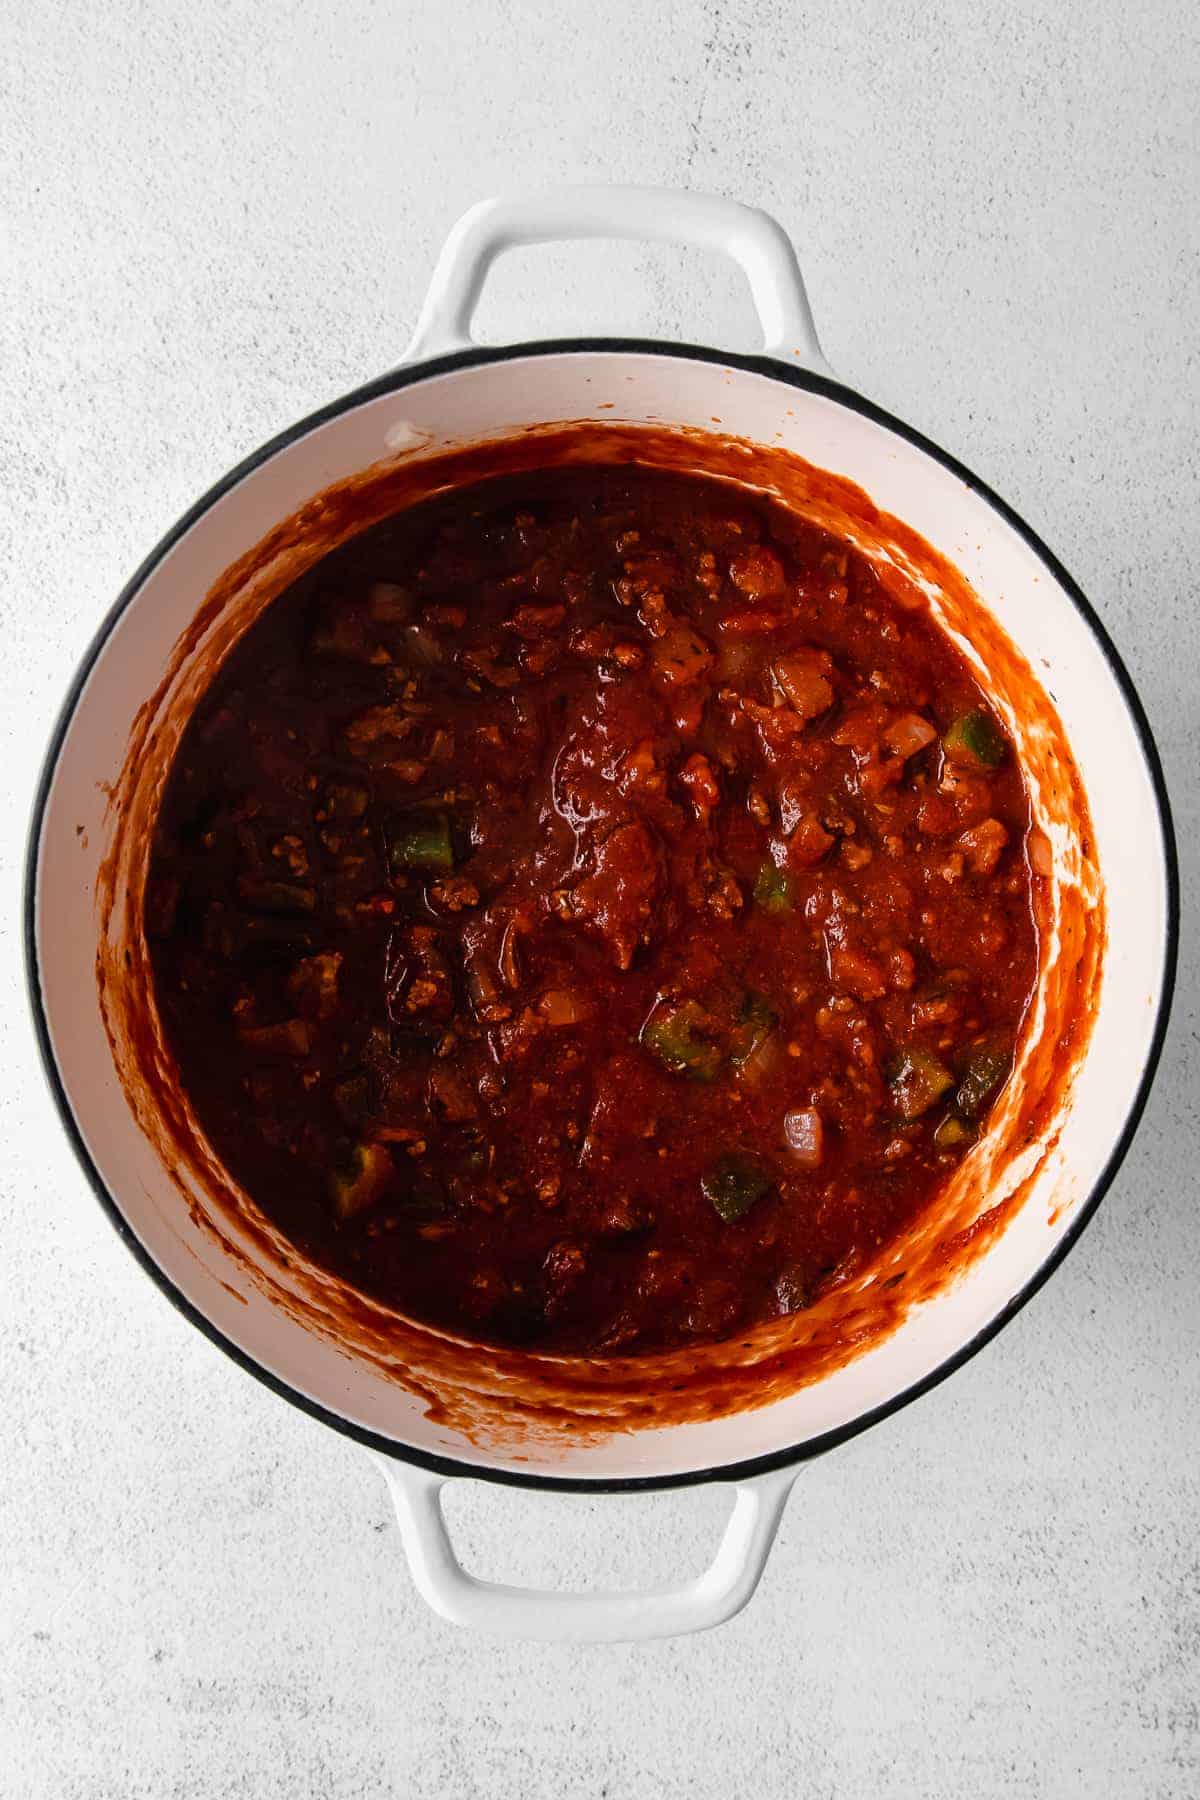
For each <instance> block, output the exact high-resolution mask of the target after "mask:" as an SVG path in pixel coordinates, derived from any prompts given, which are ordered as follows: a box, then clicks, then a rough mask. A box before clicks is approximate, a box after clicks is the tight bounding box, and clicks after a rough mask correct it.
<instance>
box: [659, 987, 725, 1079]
mask: <svg viewBox="0 0 1200 1800" xmlns="http://www.w3.org/2000/svg"><path fill="white" fill-rule="evenodd" d="M707 1025H708V1015H707V1013H706V1012H705V1011H704V1008H703V1007H702V1006H701V1005H699V1003H698V1002H697V1001H695V1000H680V1001H678V1002H676V1001H660V1002H659V1004H658V1005H657V1006H656V1007H655V1008H654V1010H653V1012H652V1013H651V1014H650V1017H649V1018H648V1019H647V1020H646V1023H645V1024H644V1025H643V1026H642V1040H641V1041H642V1043H643V1045H644V1046H645V1048H646V1049H647V1050H649V1051H650V1052H651V1054H652V1055H654V1056H657V1058H658V1060H659V1062H660V1063H662V1064H663V1066H664V1067H665V1068H668V1069H670V1071H671V1073H672V1074H673V1075H687V1076H690V1078H691V1079H692V1080H693V1081H712V1080H713V1078H714V1077H715V1075H716V1073H717V1070H718V1069H719V1068H720V1066H721V1061H722V1055H721V1048H720V1045H719V1044H714V1043H713V1042H712V1040H711V1038H708V1037H706V1036H705V1029H706V1027H707Z"/></svg>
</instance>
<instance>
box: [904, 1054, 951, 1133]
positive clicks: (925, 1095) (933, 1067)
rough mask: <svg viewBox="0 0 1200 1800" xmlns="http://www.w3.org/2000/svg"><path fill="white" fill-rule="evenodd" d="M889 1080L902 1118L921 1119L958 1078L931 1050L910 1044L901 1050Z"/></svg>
mask: <svg viewBox="0 0 1200 1800" xmlns="http://www.w3.org/2000/svg"><path fill="white" fill-rule="evenodd" d="M888 1083H889V1085H890V1087H891V1090H892V1100H893V1102H894V1104H895V1108H896V1111H897V1112H898V1113H899V1114H900V1117H901V1118H902V1119H919V1118H920V1117H921V1114H922V1113H925V1112H928V1111H929V1108H930V1107H931V1106H932V1105H933V1104H934V1102H935V1101H936V1100H940V1099H941V1097H942V1095H943V1094H944V1093H945V1092H946V1091H947V1089H948V1088H952V1087H953V1086H954V1077H953V1075H952V1074H951V1073H950V1071H949V1069H948V1068H947V1067H946V1065H945V1063H944V1062H942V1061H941V1060H940V1059H939V1058H938V1057H936V1056H934V1054H933V1052H932V1051H931V1050H923V1049H922V1048H921V1047H920V1045H919V1044H910V1045H908V1046H907V1048H906V1049H904V1050H901V1051H900V1053H899V1055H898V1056H897V1057H896V1059H895V1061H894V1062H893V1063H892V1065H891V1067H890V1069H889V1070H888Z"/></svg>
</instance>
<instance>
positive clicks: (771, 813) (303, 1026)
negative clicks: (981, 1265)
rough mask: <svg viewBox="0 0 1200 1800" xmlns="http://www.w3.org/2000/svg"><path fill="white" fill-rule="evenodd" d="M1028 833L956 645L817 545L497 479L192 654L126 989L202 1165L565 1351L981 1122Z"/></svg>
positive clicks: (303, 1233) (1010, 980)
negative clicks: (216, 1160) (179, 1085)
mask: <svg viewBox="0 0 1200 1800" xmlns="http://www.w3.org/2000/svg"><path fill="white" fill-rule="evenodd" d="M1029 824H1030V819H1029V804H1028V798H1027V794H1026V789H1025V784H1024V782H1023V779H1022V774H1021V770H1020V768H1019V766H1018V764H1017V761H1016V758H1015V757H1014V755H1013V752H1012V748H1011V746H1010V745H1009V744H1008V743H1007V742H1006V740H1005V738H1004V737H1003V735H1002V733H1001V732H1000V730H999V728H998V726H997V723H996V721H995V719H994V718H993V717H992V715H991V713H990V712H989V710H988V704H987V697H986V695H985V694H983V693H982V692H981V691H980V689H979V687H978V685H977V683H976V682H975V680H974V678H973V677H972V675H971V674H970V672H969V671H968V669H967V667H966V664H965V663H964V661H963V660H962V658H961V657H960V656H959V654H958V652H957V650H956V649H955V648H954V646H953V644H952V643H951V642H950V640H949V639H948V638H947V637H946V636H945V635H944V634H943V633H941V632H940V631H939V630H938V629H937V628H936V627H935V626H934V624H933V623H932V622H931V621H930V620H929V618H928V617H927V616H925V615H924V614H923V613H921V612H917V611H913V610H911V609H906V608H903V607H901V606H899V605H898V604H897V603H896V602H895V601H894V600H893V599H892V598H890V597H889V595H888V594H887V592H886V591H885V590H884V588H883V587H882V586H881V584H880V583H879V581H878V580H877V578H876V576H875V574H874V572H873V571H872V569H871V567H870V565H869V564H868V563H867V562H866V560H865V559H863V558H861V557H860V556H858V555H857V553H855V552H854V551H853V550H851V549H850V548H849V547H848V546H847V545H846V544H844V543H841V542H839V541H838V540H836V539H835V538H832V537H831V536H829V535H828V534H825V533H823V532H821V531H819V530H817V529H816V528H815V527H813V526H811V525H808V524H806V523H805V522H804V521H803V520H801V519H799V518H798V517H796V516H794V515H793V514H791V513H789V512H788V511H787V510H785V509H784V508H783V507H781V506H779V505H778V504H776V503H774V502H770V501H768V500H766V499H760V498H756V497H755V496H753V495H751V494H749V493H747V492H746V491H743V490H740V489H738V488H736V487H734V486H732V485H730V484H727V483H723V482H720V481H715V480H712V479H707V478H704V477H700V476H692V475H682V474H675V473H664V472H659V471H655V470H651V469H647V468H638V467H634V466H628V467H621V466H617V467H604V468H601V467H589V466H572V467H569V468H564V469H557V470H545V471H543V472H541V473H537V472H535V473H525V474H521V475H515V476H505V477H501V478H499V479H496V480H492V481H488V482H484V483H480V484H477V485H476V486H474V487H470V488H466V489H461V490H458V491H455V492H453V493H451V494H448V495H445V496H442V497H439V498H437V499H434V500H430V501H426V502H424V503H422V504H421V505H418V506H415V507H413V508H411V509H409V510H408V511H406V512H404V513H401V514H399V515H397V516H396V517H395V518H393V519H389V520H387V521H385V522H384V523H382V524H379V525H376V526H373V527H371V528H369V529H368V530H366V531H364V532H363V533H362V534H361V535H359V536H358V537H356V538H355V539H353V540H352V541H351V542H350V543H349V544H347V545H345V546H344V547H342V548H341V549H339V550H336V551H334V552H333V553H332V554H330V555H328V556H327V557H326V558H325V559H324V560H323V561H322V562H321V563H320V564H318V566H317V567H316V568H315V569H314V570H312V571H310V572H309V573H308V574H307V575H305V576H304V577H303V578H302V579H301V580H299V581H298V582H296V583H295V584H294V585H293V586H292V587H291V588H289V589H288V590H287V591H286V592H285V593H283V594H282V595H281V596H280V597H279V598H278V599H277V600H275V601H274V602H273V603H272V604H271V605H270V606H269V607H268V608H267V610H266V611H265V612H264V614H263V615H262V616H261V617H260V618H259V619H258V621H257V622H256V623H255V624H254V625H253V626H252V627H251V628H250V629H249V631H248V632H247V633H246V635H245V636H244V638H243V639H242V640H241V642H240V643H239V644H238V645H237V647H236V648H235V650H234V651H233V652H232V653H231V655H230V656H229V657H228V658H227V659H226V661H225V662H224V664H223V665H222V667H221V668H220V669H219V671H218V673H217V675H216V677H215V679H214V680H213V682H212V684H211V686H210V687H209V689H208V691H207V693H206V695H205V697H204V699H203V700H202V702H201V704H200V706H199V707H198V708H197V710H196V713H195V715H194V717H193V719H192V720H191V722H190V723H189V725H188V728H187V730H186V732H185V734H184V737H183V740H182V742H181V745H180V748H179V751H178V753H177V755H176V758H175V762H174V766H173V769H172V773H171V777H170V780H169V783H168V786H167V789H166V792H165V795H164V799H163V804H162V807H161V811H160V815H159V819H158V823H157V829H156V834H155V842H154V848H153V853H152V858H151V866H150V873H149V879H148V882H147V887H146V899H145V926H146V931H147V935H148V938H149V941H150V945H151V952H152V959H153V968H154V978H155V991H156V997H157V1003H158V1007H159V1011H160V1014H161V1017H162V1021H163V1025H164V1028H165V1031H166V1033H167V1037H168V1041H169V1043H170V1045H171V1048H172V1050H173V1052H174V1055H175V1057H176V1059H177V1062H178V1065H179V1070H180V1076H181V1079H182V1081H183V1084H184V1086H185V1088H186V1090H187V1092H188V1095H189V1097H190V1099H191V1101H192V1104H193V1106H194V1108H195V1110H196V1113H197V1115H198V1117H199V1118H200V1120H201V1122H202V1124H203V1127H204V1129H205V1131H206V1133H207V1134H208V1136H209V1138H210V1140H211V1141H212V1143H213V1145H214V1147H215V1148H216V1150H217V1151H218V1153H219V1154H220V1156H221V1157H222V1159H223V1161H224V1162H225V1163H226V1165H227V1167H228V1168H229V1170H230V1171H231V1172H232V1174H233V1175H234V1176H235V1177H236V1179H237V1180H239V1181H240V1182H241V1183H242V1185H243V1186H244V1187H245V1189H246V1190H247V1191H248V1192H249V1193H250V1194H251V1195H252V1196H253V1198H254V1199H255V1201H256V1202H257V1204H258V1205H259V1206H260V1207H261V1208H262V1210H263V1211H264V1212H265V1213H266V1214H267V1215H268V1216H269V1217H270V1218H271V1219H272V1220H274V1221H275V1222H276V1223H277V1224H278V1225H279V1226H280V1227H281V1229H283V1230H284V1231H285V1232H286V1234H287V1235H288V1236H289V1237H290V1238H291V1239H292V1240H293V1241H294V1242H295V1243H296V1244H297V1245H298V1246H300V1247H301V1248H302V1250H303V1251H304V1253H305V1254H306V1255H308V1256H310V1257H312V1258H314V1259H315V1260H317V1261H318V1262H320V1263H323V1264H325V1265H326V1266H327V1267H329V1268H331V1269H333V1270H334V1271H336V1272H337V1273H339V1274H341V1275H342V1276H344V1277H345V1278H346V1279H347V1280H349V1281H350V1282H351V1283H352V1284H353V1285H355V1286H356V1287H358V1288H359V1289H361V1290H362V1291H364V1292H366V1293H368V1294H370V1295H372V1296H375V1297H377V1298H380V1299H382V1300H384V1301H386V1302H388V1303H390V1304H392V1305H394V1306H396V1307H397V1308H399V1309H400V1310H401V1311H403V1312H405V1313H407V1314H409V1315H411V1316H413V1317H415V1318H418V1319H421V1320H425V1321H428V1322H431V1323H433V1324H436V1325H440V1326H443V1327H446V1328H448V1329H450V1330H452V1331H455V1332H457V1333H459V1334H461V1335H463V1336H466V1337H468V1338H475V1339H482V1340H485V1341H491V1342H495V1343H502V1344H503V1343H521V1344H525V1345H528V1346H530V1347H534V1348H537V1349H540V1350H546V1351H552V1352H560V1353H566V1354H577V1353H588V1354H616V1353H620V1354H625V1355H629V1354H637V1353H639V1352H644V1351H650V1350H654V1349H659V1348H662V1347H665V1346H671V1345H677V1344H687V1343H694V1342H695V1343H698V1342H705V1341H715V1340H720V1339H723V1338H726V1337H728V1336H730V1335H731V1334H733V1333H734V1332H737V1331H739V1330H743V1329H745V1328H746V1327H747V1326H749V1325H752V1324H753V1323H755V1322H756V1321H759V1320H762V1319H766V1318H774V1317H779V1316H781V1315H786V1314H790V1313H794V1312H798V1311H801V1310H803V1309H805V1308H806V1307H808V1306H810V1305H811V1304H812V1303H813V1302H814V1301H815V1300H816V1299H817V1298H818V1297H820V1296H821V1295H822V1294H824V1293H826V1292H828V1291H829V1290H830V1288H832V1287H834V1286H836V1285H837V1284H838V1283H840V1282H842V1281H845V1280H846V1279H847V1278H848V1277H849V1276H850V1275H851V1274H853V1273H855V1272H857V1271H859V1270H860V1269H861V1268H862V1267H863V1266H864V1264H866V1263H867V1262H869V1261H870V1259H871V1258H872V1257H873V1256H874V1255H875V1254H876V1253H877V1252H878V1251H879V1249H880V1248H881V1247H883V1246H884V1245H886V1244H887V1243H889V1242H890V1241H892V1240H893V1239H895V1238H896V1237H897V1236H898V1235H899V1234H900V1233H901V1232H903V1231H904V1230H905V1229H906V1228H907V1227H908V1226H909V1225H910V1224H911V1222H912V1221H913V1219H914V1218H915V1217H916V1216H917V1215H918V1214H919V1213H920V1212H921V1210H922V1209H923V1208H924V1207H926V1206H927V1205H928V1204H929V1203H930V1202H931V1200H932V1199H933V1197H934V1196H935V1194H936V1193H937V1191H938V1189H939V1188H940V1186H941V1184H942V1183H943V1182H944V1181H945V1179H946V1178H947V1176H948V1175H949V1173H950V1172H951V1171H952V1170H953V1168H954V1167H955V1165H956V1164H957V1162H958V1161H959V1160H960V1159H961V1158H962V1157H963V1156H964V1155H965V1154H966V1153H967V1152H968V1151H969V1149H970V1145H971V1143H972V1141H973V1140H974V1138H975V1136H976V1135H977V1134H978V1132H979V1131H980V1129H981V1127H982V1124H983V1122H984V1120H985V1119H986V1115H987V1111H988V1109H989V1107H990V1106H991V1104H992V1103H993V1102H994V1100H995V1098H996V1095H997V1094H998V1092H999V1091H1000V1088H1001V1087H1002V1085H1003V1082H1004V1080H1005V1079H1006V1076H1007V1071H1008V1067H1009V1062H1010V1059H1011V1056H1012V1051H1013V1047H1014V1044H1015V1041H1016V1037H1017V1034H1018V1032H1019V1029H1020V1025H1021V1021H1022V1017H1023V1014H1024V1011H1025V1007H1026V1004H1027V1002H1028V998H1029V995H1030V992H1031V989H1032V986H1033V983H1034V980H1035V977H1036V969H1037V935H1036V929H1035V925H1034V913H1033V907H1032V888H1033V883H1034V882H1035V880H1036V879H1037V878H1038V876H1037V872H1036V869H1035V868H1033V867H1031V863H1030V853H1031V846H1030V830H1029ZM1033 860H1034V863H1035V864H1036V861H1037V853H1036V844H1034V846H1033Z"/></svg>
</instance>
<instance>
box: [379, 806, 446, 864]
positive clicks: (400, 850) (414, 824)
mask: <svg viewBox="0 0 1200 1800" xmlns="http://www.w3.org/2000/svg"><path fill="white" fill-rule="evenodd" d="M386 838H387V859H388V871H389V873H390V874H392V875H403V874H405V873H406V872H407V871H408V870H409V869H419V870H422V871H424V872H425V873H428V874H434V875H449V874H450V873H451V872H452V870H453V868H454V845H453V843H452V842H451V838H450V821H449V819H448V818H447V817H446V814H445V813H442V812H438V813H405V814H404V815H403V816H402V817H400V818H398V819H394V820H393V821H392V823H391V825H390V826H389V827H388V828H387V831H386Z"/></svg>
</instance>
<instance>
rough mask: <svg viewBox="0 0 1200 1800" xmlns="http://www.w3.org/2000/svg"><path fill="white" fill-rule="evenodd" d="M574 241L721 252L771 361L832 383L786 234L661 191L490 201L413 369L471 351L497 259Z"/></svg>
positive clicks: (421, 324) (470, 223)
mask: <svg viewBox="0 0 1200 1800" xmlns="http://www.w3.org/2000/svg"><path fill="white" fill-rule="evenodd" d="M570 238H634V239H639V240H646V241H652V242H657V243H667V244H692V245H696V246H698V247H699V248H701V249H704V250H718V251H720V252H721V253H722V254H723V255H725V256H728V257H730V258H732V260H733V261H734V262H735V263H737V264H738V266H739V268H740V269H741V271H742V273H743V274H744V275H745V277H746V280H747V282H748V283H749V285H750V294H751V297H752V299H753V301H754V306H755V310H756V311H757V313H758V319H759V324H760V325H761V326H762V334H763V353H764V354H765V355H767V356H774V357H779V358H780V359H781V360H783V361H784V362H789V363H799V364H800V365H801V366H802V367H803V368H806V369H812V370H815V371H816V372H817V373H818V374H822V375H824V374H829V373H830V370H829V365H828V363H827V362H826V361H825V358H824V357H823V356H822V354H821V346H820V344H819V343H818V342H817V330H816V326H815V325H814V324H813V316H812V310H811V308H810V306H809V304H808V294H807V292H806V291H805V287H804V278H803V276H802V275H801V273H800V267H799V264H798V263H797V261H796V252H795V250H794V249H793V248H792V243H791V239H790V238H789V237H788V235H787V233H786V232H785V231H784V230H783V228H782V226H780V225H779V224H777V223H776V221H775V220H774V219H773V218H771V216H770V214H769V213H765V212H760V211H759V210H758V208H757V207H753V206H743V205H741V203H740V202H739V201H737V200H726V199H725V198H724V196H723V195H720V194H696V193H687V192H683V191H676V190H675V189H672V188H651V187H560V188H547V189H545V190H544V191H543V192H541V193H534V194H518V195H513V196H511V197H504V196H500V197H498V198H496V199H494V200H481V201H480V202H479V204H478V205H477V206H473V207H472V208H471V210H470V211H469V212H466V213H464V214H463V216H462V218H461V219H460V220H459V221H458V223H457V225H455V226H454V228H453V230H452V231H451V233H450V235H449V237H448V238H447V239H446V242H445V245H444V246H443V249H442V253H441V255H440V256H439V258H438V260H437V265H436V267H435V269H434V271H433V279H432V280H431V281H430V283H429V292H428V293H427V294H426V296H425V304H424V306H423V307H422V308H421V316H420V318H419V319H418V320H417V328H416V331H415V332H414V333H413V338H412V342H411V343H410V344H409V346H408V349H407V350H406V351H405V353H404V361H405V362H406V363H407V362H417V361H421V360H424V359H425V358H427V357H433V356H442V355H445V354H446V353H447V352H448V351H454V350H465V349H468V348H469V347H470V345H471V343H472V338H471V319H472V317H473V316H474V312H475V308H476V306H477V305H478V303H479V296H480V294H481V293H482V291H483V284H484V282H485V281H486V280H487V276H488V271H489V270H490V269H491V266H492V264H493V263H494V262H495V260H496V258H497V257H498V256H502V255H503V254H504V252H505V251H506V250H513V249H516V248H517V247H518V246H520V245H523V244H550V243H554V242H556V241H558V240H560V239H570Z"/></svg>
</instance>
